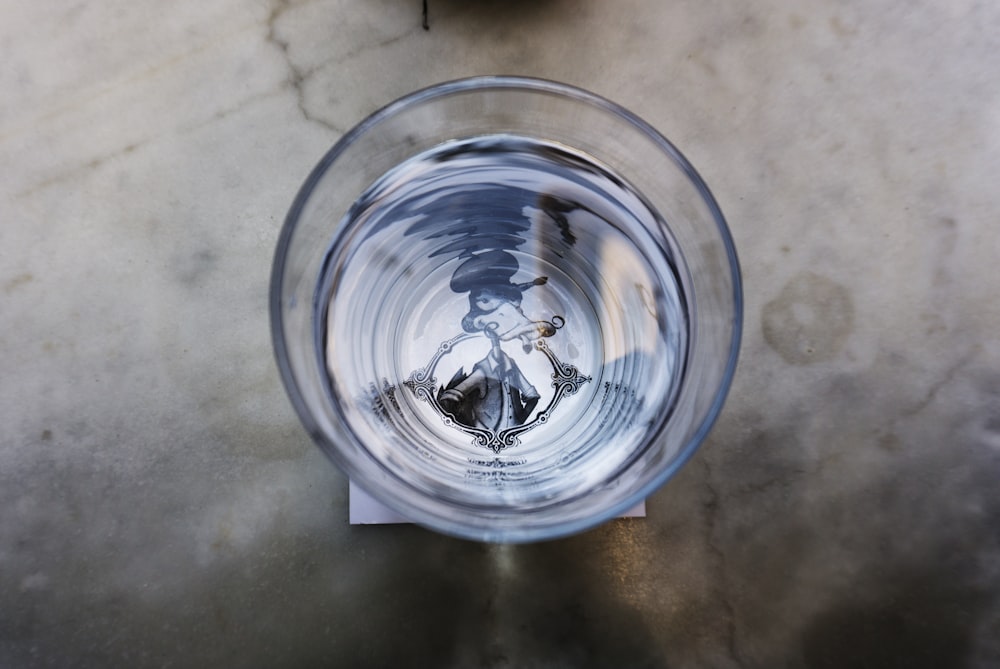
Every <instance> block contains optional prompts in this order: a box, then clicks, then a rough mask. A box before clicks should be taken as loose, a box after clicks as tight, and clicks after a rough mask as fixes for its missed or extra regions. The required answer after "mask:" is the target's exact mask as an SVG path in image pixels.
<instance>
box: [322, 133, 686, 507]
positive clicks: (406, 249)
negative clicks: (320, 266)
mask: <svg viewBox="0 0 1000 669" xmlns="http://www.w3.org/2000/svg"><path fill="white" fill-rule="evenodd" d="M675 249H676V246H675V244H674V242H673V240H672V238H671V236H670V233H669V229H668V228H667V225H666V224H665V222H664V221H662V220H660V218H659V217H658V216H657V214H656V213H655V212H654V211H652V210H651V209H650V207H649V206H647V204H646V203H645V201H644V200H643V198H642V197H641V196H639V195H638V194H637V193H636V192H635V191H634V190H632V189H631V188H630V187H629V186H628V185H627V184H625V183H624V182H623V181H622V180H620V179H618V178H616V177H615V176H614V175H613V174H612V173H611V172H610V171H609V170H608V169H606V168H604V167H602V166H601V165H599V164H597V163H596V161H594V160H592V159H590V158H589V157H587V156H585V155H583V154H581V153H579V152H576V151H572V150H569V149H567V148H565V147H562V146H560V145H556V144H550V143H544V142H540V141H537V140H530V139H526V138H521V137H512V136H506V135H502V136H489V137H481V138H476V139H473V140H465V141H456V142H451V143H447V144H445V145H442V146H439V147H436V148H434V149H432V150H430V151H427V152H426V153H424V154H421V155H419V156H417V157H415V158H413V159H411V160H409V161H407V162H405V163H403V164H401V165H399V166H398V167H397V168H395V169H394V170H392V171H391V172H389V173H388V174H386V175H385V176H383V177H382V178H381V179H379V180H378V181H377V182H376V183H374V184H373V185H372V186H371V187H370V188H369V189H368V190H367V191H366V192H365V194H364V195H363V196H362V197H361V198H360V199H359V200H358V201H357V202H356V203H355V205H354V207H352V209H351V211H350V212H349V213H348V215H347V216H346V217H345V219H344V220H343V222H342V224H341V225H340V226H339V228H338V230H337V234H336V238H335V239H334V240H333V243H332V245H331V249H330V251H329V254H328V256H327V259H326V262H325V264H324V273H323V276H322V277H321V281H320V286H319V291H318V293H317V301H316V309H317V312H318V313H317V323H318V324H319V327H318V328H317V345H318V350H319V351H320V352H321V355H322V357H323V359H324V361H325V368H326V371H327V373H328V377H329V389H330V393H331V401H333V402H334V403H335V404H336V405H337V407H338V409H339V411H340V412H341V414H342V416H343V418H344V419H345V421H346V423H347V424H348V425H349V426H350V429H352V430H353V431H354V432H355V434H356V436H357V437H358V440H359V441H360V443H362V444H365V446H366V447H367V449H368V450H369V452H370V453H371V455H372V457H373V458H374V459H376V460H377V461H379V462H380V463H381V464H382V465H383V468H384V469H385V470H386V471H387V472H388V473H389V474H390V475H392V476H395V477H397V478H398V479H399V480H400V481H401V482H402V483H403V484H404V485H409V486H413V487H414V488H417V489H420V490H421V491H423V492H425V493H430V494H434V495H438V496H441V497H443V498H446V499H449V500H451V501H453V502H456V503H459V504H468V505H475V506H479V507H490V506H493V505H495V506H503V507H511V506H517V505H522V506H524V507H528V506H535V507H537V506H539V505H545V504H556V503H559V502H561V501H565V500H568V499H572V498H574V497H576V496H578V495H583V494H586V493H587V491H589V490H592V489H594V488H595V487H597V486H603V485H608V484H609V481H611V480H613V479H614V477H615V474H616V473H617V472H619V471H621V470H622V469H623V468H624V467H626V466H627V465H628V464H629V463H630V462H631V461H633V460H634V459H635V458H636V457H638V456H639V455H640V453H641V450H642V449H643V448H644V444H645V443H646V442H647V441H648V440H649V438H650V437H651V436H654V435H656V434H657V433H658V432H659V431H660V430H661V429H662V427H663V425H664V424H665V422H666V420H667V419H668V418H669V416H670V413H671V411H672V407H673V402H674V400H675V398H676V395H677V391H678V388H679V386H680V384H681V381H682V379H683V374H684V368H685V359H686V351H687V346H688V337H689V333H688V318H687V310H688V307H689V305H688V301H687V299H686V298H685V294H684V292H683V290H682V286H683V285H684V281H683V277H684V276H685V271H686V270H685V269H684V266H683V259H682V258H681V257H680V256H679V254H678V253H677V252H676V250H675Z"/></svg>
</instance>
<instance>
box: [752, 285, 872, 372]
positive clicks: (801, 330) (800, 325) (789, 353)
mask: <svg viewBox="0 0 1000 669" xmlns="http://www.w3.org/2000/svg"><path fill="white" fill-rule="evenodd" d="M761 316H762V318H761V320H762V323H763V328H764V340H765V341H766V342H767V343H768V345H769V346H770V347H771V348H773V349H774V350H775V351H777V352H778V354H779V355H781V357H782V358H784V359H785V361H786V362H789V363H791V364H793V365H808V364H810V363H815V362H820V361H824V360H830V359H832V358H833V357H835V356H836V355H837V354H838V353H839V352H840V350H841V349H842V348H843V347H844V342H845V341H846V340H847V337H848V335H850V334H851V331H852V330H853V328H854V305H853V303H852V302H851V296H850V293H849V292H848V291H847V289H846V288H845V287H844V286H842V285H841V284H839V283H837V282H836V281H833V280H832V279H828V278H826V277H824V276H820V275H819V274H815V273H813V272H801V273H799V274H796V275H795V276H793V277H792V278H791V279H790V280H789V281H788V283H787V284H785V287H784V288H782V290H781V292H780V293H779V294H778V296H777V297H776V298H775V299H773V300H771V301H770V302H768V303H767V304H765V305H764V308H763V310H762V312H761Z"/></svg>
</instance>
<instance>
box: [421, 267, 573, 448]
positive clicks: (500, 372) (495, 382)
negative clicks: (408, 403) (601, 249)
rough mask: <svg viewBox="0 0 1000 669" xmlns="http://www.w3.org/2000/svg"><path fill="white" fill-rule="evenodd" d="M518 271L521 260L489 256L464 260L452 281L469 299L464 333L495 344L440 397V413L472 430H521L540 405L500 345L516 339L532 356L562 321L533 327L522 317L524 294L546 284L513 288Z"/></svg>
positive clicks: (540, 280) (442, 390)
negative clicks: (539, 341)
mask: <svg viewBox="0 0 1000 669" xmlns="http://www.w3.org/2000/svg"><path fill="white" fill-rule="evenodd" d="M518 269H519V267H518V263H517V258H515V257H514V256H513V255H511V254H510V253H507V252H506V251H500V250H494V251H486V252H483V253H479V254H475V255H473V256H471V257H469V258H468V259H467V260H465V262H463V263H462V264H461V265H460V266H459V267H458V269H456V270H455V272H454V274H453V275H452V278H451V289H452V290H453V291H455V292H456V293H466V292H467V293H468V294H469V312H468V313H467V314H466V315H465V317H464V318H463V319H462V329H463V330H465V331H466V332H468V333H477V332H482V333H483V334H484V335H485V336H486V337H488V338H489V340H490V343H491V348H490V352H489V353H488V354H487V355H486V356H485V357H484V358H483V359H482V360H479V361H478V362H476V363H475V365H474V366H473V367H472V370H471V371H470V372H469V373H468V374H466V373H465V368H464V367H462V368H460V369H459V370H458V372H457V373H456V374H455V376H454V377H452V379H451V381H450V382H449V383H448V385H447V386H444V387H441V388H440V390H439V391H438V396H437V399H438V403H439V404H440V405H441V407H442V408H443V409H444V410H445V411H447V412H448V413H449V414H451V416H452V417H453V418H454V419H455V420H456V421H458V422H459V423H462V424H463V425H467V426H469V427H476V428H483V429H487V430H491V431H493V432H499V431H500V430H504V429H507V428H509V427H516V426H518V425H523V424H524V423H525V422H527V420H528V418H529V417H530V416H531V412H532V411H534V409H535V406H536V405H537V404H538V400H539V394H538V391H537V390H536V389H535V387H534V386H533V385H531V383H530V382H529V381H528V379H527V378H525V376H524V374H522V373H521V370H520V369H519V368H518V366H517V363H516V362H514V360H513V359H511V357H510V356H508V355H507V354H506V353H505V352H504V350H503V347H502V345H501V344H502V342H509V341H513V340H515V339H517V340H519V341H520V342H521V345H522V347H523V349H524V352H525V353H529V352H530V351H531V350H532V342H533V341H534V340H536V339H540V338H542V337H551V336H552V335H554V334H555V332H556V330H557V329H558V328H559V327H561V326H562V322H561V320H562V319H559V320H558V321H556V319H553V320H554V321H556V322H555V323H553V322H551V321H533V320H530V319H529V318H528V317H527V316H525V315H524V312H523V311H522V310H521V297H522V295H523V293H524V291H525V290H527V289H529V288H531V287H532V286H541V285H543V284H545V282H546V281H547V280H548V279H547V278H546V277H539V278H537V279H535V280H534V281H530V282H528V283H513V282H512V281H511V278H512V277H513V276H514V274H516V273H517V271H518Z"/></svg>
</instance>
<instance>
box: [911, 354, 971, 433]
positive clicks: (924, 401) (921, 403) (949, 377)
mask: <svg viewBox="0 0 1000 669" xmlns="http://www.w3.org/2000/svg"><path fill="white" fill-rule="evenodd" d="M979 351H980V347H979V346H978V345H977V346H973V347H972V349H971V350H969V351H968V352H966V353H965V355H963V356H962V357H961V358H959V359H958V360H957V361H956V362H955V364H954V365H952V366H951V367H949V368H948V369H947V370H946V371H945V373H944V375H943V376H942V377H941V380H940V381H938V382H936V383H934V384H932V385H931V387H930V388H928V389H927V393H926V394H925V395H924V396H923V397H922V398H921V399H920V400H918V401H917V402H916V403H914V405H913V406H911V407H909V408H906V409H903V410H902V411H900V412H899V415H900V417H901V418H909V417H910V416H915V415H916V414H918V413H920V412H921V411H923V410H924V409H926V408H927V407H928V406H930V404H931V402H933V401H934V399H935V398H936V397H937V394H938V393H939V392H941V389H942V388H944V387H945V386H947V385H948V384H950V383H951V382H952V381H954V380H955V377H956V376H958V372H959V371H960V370H961V369H962V368H963V367H965V366H966V365H967V364H969V363H970V362H971V361H972V359H973V358H975V357H976V355H977V354H978V353H979ZM893 422H894V423H895V422H898V419H897V421H893Z"/></svg>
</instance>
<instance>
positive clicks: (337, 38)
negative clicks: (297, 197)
mask: <svg viewBox="0 0 1000 669" xmlns="http://www.w3.org/2000/svg"><path fill="white" fill-rule="evenodd" d="M419 4H420V3H419V2H417V0H306V1H304V2H276V3H274V4H268V3H265V2H262V1H256V2H253V1H252V2H236V1H235V0H198V1H194V0H178V1H176V2H169V3H162V2H157V3H154V2H151V1H149V0H128V1H123V0H110V1H107V2H99V3H79V4H72V3H59V2H54V1H52V0H44V1H39V2H35V3H15V2H12V1H8V2H5V3H4V6H3V9H2V11H0V15H2V16H3V17H4V20H3V21H2V22H0V54H2V58H3V63H4V67H3V68H0V90H2V91H3V96H2V98H0V175H2V179H0V221H2V225H0V314H2V326H0V343H2V345H0V369H2V375H0V379H2V380H0V505H2V509H3V510H2V513H0V667H112V666H121V667H167V666H173V667H194V666H231V667H299V666H304V667H305V666H343V667H361V666H370V667H379V666H385V667H399V666H419V667H506V666H509V667H589V666H594V667H604V666H607V667H611V666H614V667H671V668H673V667H719V668H729V667H766V668H780V667H788V668H796V667H810V668H811V667H831V668H834V667H836V668H838V669H839V668H845V667H872V668H882V667H908V668H927V669H930V668H935V669H937V668H944V667H976V668H986V667H995V666H1000V604H998V601H997V596H998V594H1000V585H998V584H1000V578H998V577H1000V493H998V492H997V480H998V475H1000V342H998V339H997V331H998V327H1000V300H998V299H997V293H998V288H1000V278H998V277H1000V273H998V271H997V258H998V257H1000V241H998V239H1000V237H998V235H997V234H996V224H997V215H998V214H997V212H998V211H1000V189H998V188H997V183H998V177H1000V111H998V110H1000V77H998V76H997V72H998V71H1000V39H998V35H1000V5H998V4H996V3H990V2H975V1H973V0H955V1H953V2H947V3H945V2H931V1H929V0H917V1H915V2H902V1H899V0H877V1H876V2H861V1H859V0H842V1H833V0H803V1H800V2H792V1H790V0H760V1H754V2H749V3H723V2H716V1H709V2H703V1H695V0H680V1H678V2H657V1H655V0H615V1H614V2H610V1H604V0H577V1H571V0H533V1H530V2H529V1H527V0H523V1H509V2H500V1H499V0H494V1H485V0H468V1H459V0H431V2H430V30H428V31H425V30H423V29H421V26H420V7H419ZM487 73H506V74H524V75H534V76H542V77H547V78H551V79H556V80H560V81H565V82H567V83H570V84H575V85H578V86H582V87H584V88H587V89H590V90H592V91H594V92H597V93H599V94H602V95H605V96H607V97H609V98H612V99H614V100H616V101H618V102H620V103H621V104H623V105H625V106H626V107H628V108H630V109H632V110H634V111H635V112H636V113H638V114H639V115H641V116H642V117H644V118H645V119H647V120H648V121H649V122H650V123H652V124H653V125H654V126H656V127H657V128H659V129H660V130H661V131H662V132H663V133H664V134H666V135H667V136H668V137H670V138H671V139H672V140H673V141H674V142H675V143H676V144H677V145H678V146H679V147H680V149H681V150H682V151H683V152H685V154H686V155H687V156H688V157H689V158H690V159H691V161H692V162H693V163H694V164H695V165H696V166H697V167H698V169H699V170H700V172H701V174H702V175H703V177H704V178H705V179H706V181H707V182H708V183H709V184H710V186H711V187H712V188H713V190H714V193H715V195H716V197H717V198H718V200H719V202H720V204H721V206H722V208H723V211H724V212H725V213H726V215H727V217H728V219H729V221H730V224H731V227H732V231H733V235H734V237H735V240H736V244H737V248H738V250H739V252H740V254H741V260H742V263H743V271H744V279H745V281H746V316H747V320H746V328H745V338H744V347H743V351H742V358H741V362H740V367H739V370H738V374H737V377H736V381H735V384H734V386H733V389H732V393H731V396H730V400H729V402H728V404H727V406H726V409H725V411H724V413H723V415H722V417H721V419H720V420H719V422H718V424H717V426H716V429H715V430H714V431H713V432H712V434H711V437H710V439H709V440H708V442H707V443H706V444H705V445H704V447H703V449H702V450H701V451H700V452H699V454H698V455H697V457H696V458H695V459H694V460H693V461H692V462H690V463H689V464H688V465H687V466H686V467H685V468H684V469H683V470H682V472H681V473H680V475H679V476H677V477H676V479H674V480H673V481H672V482H670V483H669V484H668V485H667V486H666V487H664V488H663V489H662V490H661V491H660V492H658V493H656V494H655V495H654V496H653V497H652V498H651V499H650V500H649V501H648V507H649V517H648V518H646V519H644V520H622V521H616V522H612V523H609V524H608V525H605V526H603V527H601V528H599V529H596V530H594V531H592V532H589V533H586V534H583V535H580V536H577V537H574V538H570V539H566V540H561V541H556V542H552V543H546V544H539V545H528V546H506V547H505V546H492V545H479V544H474V543H468V542H464V541H459V540H455V539H450V538H446V537H441V536H437V535H434V534H431V533H429V532H427V531H424V530H422V529H419V528H415V527H408V526H385V527H361V528H358V527H350V526H348V524H347V510H346V491H347V482H346V480H345V479H344V478H343V477H342V476H341V475H340V474H339V473H338V472H337V471H336V470H335V469H334V468H333V466H332V465H330V464H329V463H328V462H327V461H326V460H325V459H324V457H323V456H322V455H321V454H320V453H319V452H318V451H317V449H315V448H314V447H313V446H312V445H311V444H310V442H309V439H308V437H307V435H306V434H305V433H304V431H303V430H302V429H301V428H300V427H299V424H298V422H297V419H296V417H295V416H294V414H293V412H292V410H291V407H290V406H289V404H288V402H287V400H286V398H285V395H284V392H283V389H282V387H281V384H280V382H279V379H278V375H277V372H276V369H275V367H274V364H273V361H272V354H271V346H270V341H269V330H268V323H267V309H266V294H267V280H268V275H269V271H270V261H271V255H272V252H273V248H274V244H275V242H276V238H277V234H278V230H279V227H280V224H281V221H282V218H283V216H284V213H285V211H286V210H287V207H288V205H289V204H290V202H291V199H292V197H293V196H294V193H295V191H296V189H297V187H298V185H299V183H301V181H302V180H303V179H304V177H305V175H306V174H307V173H308V171H309V170H310V169H311V168H312V166H313V165H314V164H315V162H316V161H317V160H318V159H319V157H320V156H321V155H322V154H323V153H324V152H325V151H326V149H327V148H328V147H329V146H330V145H331V144H332V143H333V142H334V141H335V140H336V139H337V138H338V137H339V136H340V135H341V134H342V133H343V132H345V131H346V130H347V129H348V128H350V127H351V126H352V125H353V124H354V123H356V122H357V121H359V120H360V119H361V118H363V117H364V115H366V114H367V113H369V112H371V111H373V110H374V109H375V108H377V107H378V106H381V105H382V104H385V103H387V102H389V101H391V100H393V99H395V98H396V97H399V96H400V95H403V94H405V93H407V92H409V91H411V90H413V89H415V88H418V87H422V86H425V85H429V84H432V83H436V82H438V81H442V80H445V79H451V78H456V77H460V76H466V75H473V74H487Z"/></svg>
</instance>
